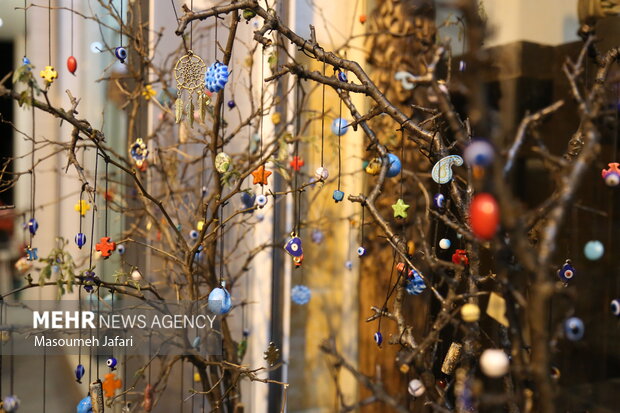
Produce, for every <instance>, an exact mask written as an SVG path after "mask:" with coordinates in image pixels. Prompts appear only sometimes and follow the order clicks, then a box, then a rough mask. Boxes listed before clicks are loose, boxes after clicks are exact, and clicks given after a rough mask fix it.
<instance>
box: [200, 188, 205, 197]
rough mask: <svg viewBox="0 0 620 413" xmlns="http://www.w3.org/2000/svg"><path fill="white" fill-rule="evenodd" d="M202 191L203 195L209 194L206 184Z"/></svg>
mask: <svg viewBox="0 0 620 413" xmlns="http://www.w3.org/2000/svg"><path fill="white" fill-rule="evenodd" d="M200 193H201V194H202V196H207V187H206V186H203V187H202V188H201V189H200Z"/></svg>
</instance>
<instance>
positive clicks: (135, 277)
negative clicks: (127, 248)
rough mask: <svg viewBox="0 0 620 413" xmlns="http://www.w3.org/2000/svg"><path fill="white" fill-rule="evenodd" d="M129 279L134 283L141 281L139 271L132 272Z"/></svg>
mask: <svg viewBox="0 0 620 413" xmlns="http://www.w3.org/2000/svg"><path fill="white" fill-rule="evenodd" d="M131 279H132V280H134V281H140V280H141V279H142V274H140V271H138V270H133V271H132V272H131Z"/></svg>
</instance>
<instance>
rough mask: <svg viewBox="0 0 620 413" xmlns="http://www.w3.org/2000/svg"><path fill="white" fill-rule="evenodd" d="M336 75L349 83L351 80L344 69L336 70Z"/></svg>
mask: <svg viewBox="0 0 620 413" xmlns="http://www.w3.org/2000/svg"><path fill="white" fill-rule="evenodd" d="M336 77H337V78H338V80H340V81H341V82H343V83H347V82H348V81H349V80H348V79H347V74H346V72H343V71H342V70H338V71H337V72H336Z"/></svg>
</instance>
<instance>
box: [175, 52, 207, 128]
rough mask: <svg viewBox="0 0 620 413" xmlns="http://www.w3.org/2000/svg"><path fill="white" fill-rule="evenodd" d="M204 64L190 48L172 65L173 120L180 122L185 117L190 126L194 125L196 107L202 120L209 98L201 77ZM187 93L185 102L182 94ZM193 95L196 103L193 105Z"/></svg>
mask: <svg viewBox="0 0 620 413" xmlns="http://www.w3.org/2000/svg"><path fill="white" fill-rule="evenodd" d="M205 69H206V64H205V62H204V61H203V60H202V58H201V57H200V56H198V55H196V54H194V52H192V51H191V50H190V51H188V52H187V54H186V55H184V56H181V58H180V59H179V60H178V61H177V63H176V65H175V66H174V78H175V80H176V81H177V100H176V101H175V103H174V105H175V121H176V123H181V121H182V120H183V118H184V117H185V118H186V119H187V120H188V123H189V125H190V127H193V125H194V110H195V109H194V108H195V107H198V112H199V113H200V120H201V121H202V122H204V120H205V116H206V113H207V106H208V105H209V103H210V98H209V96H207V95H206V94H205V93H204V90H203V89H204V82H203V77H204V75H205ZM184 94H187V96H186V98H185V99H186V102H184V101H183V95H184ZM194 95H196V96H197V98H196V105H194Z"/></svg>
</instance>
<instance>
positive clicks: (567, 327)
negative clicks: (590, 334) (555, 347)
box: [564, 317, 586, 341]
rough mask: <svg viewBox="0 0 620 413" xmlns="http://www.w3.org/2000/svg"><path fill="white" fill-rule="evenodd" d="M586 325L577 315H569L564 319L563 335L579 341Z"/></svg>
mask: <svg viewBox="0 0 620 413" xmlns="http://www.w3.org/2000/svg"><path fill="white" fill-rule="evenodd" d="M585 332H586V327H585V325H584V324H583V321H581V319H580V318H578V317H571V318H568V319H566V321H564V336H565V337H566V338H567V339H569V340H570V341H579V340H581V339H582V338H583V335H584V334H585Z"/></svg>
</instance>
